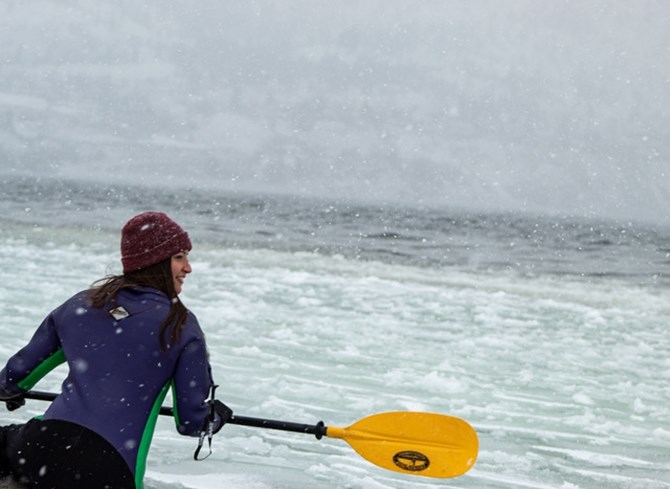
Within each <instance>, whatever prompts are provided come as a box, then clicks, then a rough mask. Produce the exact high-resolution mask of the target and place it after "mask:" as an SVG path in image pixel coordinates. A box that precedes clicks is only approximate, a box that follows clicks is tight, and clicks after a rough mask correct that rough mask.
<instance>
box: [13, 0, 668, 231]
mask: <svg viewBox="0 0 670 489" xmlns="http://www.w3.org/2000/svg"><path fill="white" fill-rule="evenodd" d="M231 4H232V5H231ZM668 25H670V2H666V1H663V0H658V1H643V0H636V1H634V2H631V1H628V0H626V1H623V0H622V1H602V2H601V1H593V0H580V1H520V0H509V1H504V2H500V1H477V0H468V1H446V0H441V1H430V0H428V1H421V2H416V1H395V0H386V1H376V0H375V1H365V0H363V1H360V0H359V1H338V2H327V1H320V0H301V1H281V0H275V1H255V2H253V1H252V2H219V1H213V0H202V1H199V2H196V3H193V2H177V1H174V2H172V1H153V2H137V1H129V0H123V1H116V2H95V3H94V2H90V1H85V0H78V1H65V2H63V1H48V0H43V1H40V2H20V1H5V2H2V4H0V60H2V61H1V62H2V64H1V65H0V120H2V124H1V125H0V165H2V167H1V168H2V171H3V172H5V173H14V174H16V173H23V172H32V173H39V174H44V175H53V176H61V177H72V176H75V177H82V178H96V179H100V178H103V179H105V180H122V179H128V178H130V179H132V180H133V181H136V180H137V181H141V182H143V183H148V184H156V185H161V184H165V183H168V184H171V185H174V184H187V185H191V186H193V187H194V188H207V189H212V188H220V189H221V190H222V191H236V190H244V191H257V192H264V191H273V192H283V193H297V194H303V195H319V196H324V195H325V196H332V197H334V198H338V199H341V198H357V199H358V198H365V199H372V200H376V201H380V200H381V201H391V200H393V201H395V200H398V201H405V202H412V203H423V204H434V205H444V206H458V207H472V208H477V209H492V210H503V209H511V210H525V211H532V212H559V213H576V214H580V215H586V216H614V217H620V218H639V219H645V220H652V221H662V222H666V223H667V222H670V212H668V208H669V205H670V159H669V154H670V149H669V148H670V137H669V136H670V134H669V132H670V120H669V119H670V117H669V114H668V111H669V110H670V109H669V107H670V29H668ZM91 168H96V169H95V171H93V172H92V171H91Z"/></svg>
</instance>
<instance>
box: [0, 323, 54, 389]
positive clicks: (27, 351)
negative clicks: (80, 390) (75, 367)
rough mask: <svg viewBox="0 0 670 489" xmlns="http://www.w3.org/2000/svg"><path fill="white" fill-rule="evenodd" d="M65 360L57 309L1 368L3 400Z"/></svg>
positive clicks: (32, 383)
mask: <svg viewBox="0 0 670 489" xmlns="http://www.w3.org/2000/svg"><path fill="white" fill-rule="evenodd" d="M64 361H65V356H64V355H63V349H62V347H61V343H60V339H59V338H58V334H57V333H56V326H55V320H54V313H51V314H50V315H49V316H47V318H46V319H45V320H44V321H43V322H42V324H41V325H40V327H39V328H37V331H35V334H34V335H33V337H32V338H31V339H30V341H29V342H28V344H27V345H26V346H24V347H23V348H22V349H21V350H19V351H18V352H17V353H16V354H15V355H14V356H12V357H11V358H10V359H9V361H8V362H7V364H6V365H5V368H3V369H2V371H0V400H6V399H11V398H13V397H17V396H20V395H21V394H24V393H25V392H26V391H28V390H30V389H32V387H33V386H34V385H35V384H36V383H37V382H39V381H40V379H42V377H44V376H45V375H46V374H48V373H49V372H50V371H51V370H53V369H54V368H56V367H57V366H58V365H60V364H61V363H63V362H64Z"/></svg>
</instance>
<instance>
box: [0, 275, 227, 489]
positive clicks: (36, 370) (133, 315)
mask: <svg viewBox="0 0 670 489" xmlns="http://www.w3.org/2000/svg"><path fill="white" fill-rule="evenodd" d="M86 294H87V292H86V291H83V292H80V293H78V294H77V295H75V296H74V297H72V298H71V299H69V300H68V301H66V302H65V303H64V304H63V305H61V306H60V307H59V308H57V309H56V310H54V311H53V312H52V313H51V314H49V316H47V318H46V319H45V320H44V322H43V323H42V324H41V325H40V327H39V328H38V329H37V331H36V332H35V334H34V336H33V337H32V339H31V340H30V342H29V343H28V345H26V346H25V347H24V348H23V349H21V350H20V351H19V352H18V353H16V354H15V355H14V356H13V357H11V358H10V359H9V361H8V362H7V365H6V366H5V368H4V369H3V370H2V371H1V372H0V399H3V398H4V399H7V398H9V397H12V396H14V395H18V394H21V393H23V392H25V391H27V390H29V389H31V388H32V387H33V386H34V385H35V384H36V383H37V382H38V381H39V380H40V379H41V378H42V377H43V376H44V375H46V374H47V373H48V372H49V371H51V370H52V369H53V368H55V367H56V366H57V365H59V364H61V363H63V362H67V364H68V367H69V373H68V376H67V378H66V379H65V381H64V382H63V385H62V390H61V393H60V394H59V395H58V397H57V398H56V399H55V400H54V401H53V403H52V404H51V406H50V407H49V408H48V409H47V411H46V413H45V414H44V419H60V420H64V421H71V422H74V423H77V424H79V425H82V426H85V427H87V428H89V429H91V430H93V431H95V432H96V433H98V434H100V435H101V436H103V437H104V438H105V439H107V440H108V441H109V442H110V443H111V444H112V445H113V446H114V447H116V449H117V450H118V451H119V453H120V454H121V455H122V456H123V458H124V459H125V460H126V462H127V463H128V466H129V468H130V470H131V471H132V472H133V473H134V474H135V481H136V485H137V487H142V479H143V477H144V471H145V467H146V457H147V454H148V450H149V445H150V443H151V438H152V436H153V432H154V428H155V424H156V420H157V417H158V411H159V408H160V406H161V404H162V402H163V400H164V399H165V396H166V395H167V393H168V390H170V389H172V398H173V404H174V412H175V422H176V425H177V429H178V431H179V433H181V434H183V435H191V436H197V435H199V433H200V430H201V428H202V426H203V423H204V421H205V418H206V416H207V414H209V407H208V404H207V402H206V400H207V398H208V394H209V391H210V389H211V386H212V376H211V369H210V365H209V361H208V355H207V348H206V345H205V338H204V335H203V333H202V330H201V329H200V326H199V325H198V321H197V319H196V318H195V316H194V315H193V314H191V313H190V312H189V317H188V321H187V322H186V324H185V325H184V328H183V330H182V335H181V338H180V339H179V341H178V342H177V344H175V345H174V346H172V347H170V348H168V349H167V350H162V349H161V347H160V341H159V326H160V324H162V322H163V320H164V319H165V318H166V317H167V314H168V312H169V309H170V300H169V299H168V297H167V296H166V295H165V294H163V293H162V292H159V291H158V290H155V289H150V288H146V287H136V288H132V289H123V290H121V291H120V292H119V294H118V295H117V298H116V301H115V303H114V304H111V305H108V306H105V307H103V308H101V309H94V308H92V307H91V306H90V305H89V303H88V302H87V297H86ZM119 306H120V308H119ZM110 310H112V312H110ZM123 316H126V317H123ZM217 424H219V423H217ZM217 429H218V426H217Z"/></svg>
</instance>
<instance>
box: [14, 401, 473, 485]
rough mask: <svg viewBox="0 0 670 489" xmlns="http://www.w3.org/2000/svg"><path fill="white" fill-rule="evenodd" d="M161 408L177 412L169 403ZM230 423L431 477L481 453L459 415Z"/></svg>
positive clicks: (459, 469) (236, 419)
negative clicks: (313, 441)
mask: <svg viewBox="0 0 670 489" xmlns="http://www.w3.org/2000/svg"><path fill="white" fill-rule="evenodd" d="M25 397H26V398H28V399H37V400H41V401H52V400H54V399H55V398H56V394H52V393H50V392H40V391H29V392H28V393H27V394H26V396H25ZM160 414H163V415H167V416H172V408H170V407H166V406H163V407H162V408H161V410H160ZM228 424H237V425H243V426H253V427H256V428H268V429H273V430H282V431H292V432H296V433H307V434H311V435H315V436H316V437H317V438H318V439H321V437H322V436H327V437H329V438H340V439H342V440H344V441H346V442H347V443H348V444H349V445H350V446H351V447H352V448H353V449H354V450H356V452H358V454H359V455H360V456H362V457H363V458H365V459H366V460H368V461H369V462H371V463H373V464H375V465H378V466H379V467H383V468H385V469H388V470H394V471H396V472H402V473H405V474H410V475H422V476H426V477H441V478H447V477H457V476H459V475H463V474H464V473H465V472H467V471H468V470H469V469H470V468H471V467H472V466H473V465H474V463H475V460H476V459H477V451H478V447H479V442H478V440H477V433H476V432H475V430H474V429H473V428H472V427H471V426H470V425H469V424H468V423H467V422H465V421H463V420H462V419H460V418H455V417H453V416H446V415H444V414H435V413H421V412H412V411H408V412H402V411H395V412H387V413H379V414H372V415H370V416H367V417H365V418H363V419H361V420H359V421H357V422H355V423H354V424H352V425H351V426H349V427H347V428H338V427H337V426H325V425H324V424H323V422H321V421H320V422H319V423H317V424H315V425H308V424H300V423H290V422H286V421H276V420H272V419H262V418H250V417H247V416H233V417H232V418H231V419H230V420H229V421H228Z"/></svg>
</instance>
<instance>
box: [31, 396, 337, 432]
mask: <svg viewBox="0 0 670 489" xmlns="http://www.w3.org/2000/svg"><path fill="white" fill-rule="evenodd" d="M25 397H26V399H35V400H38V401H53V400H54V399H55V398H56V394H53V393H51V392H42V391H28V392H27V393H26V394H25ZM160 414H162V415H164V416H172V415H173V414H174V411H173V409H172V408H171V407H168V406H161V409H160ZM226 423H227V424H238V425H241V426H252V427H254V428H266V429H270V430H280V431H291V432H294V433H305V434H308V435H314V436H316V438H317V439H318V440H320V439H321V438H322V437H323V436H324V435H326V432H327V431H328V427H327V426H325V425H324V424H323V421H319V422H318V423H317V424H314V425H311V424H302V423H291V422H289V421H277V420H274V419H263V418H251V417H248V416H233V417H232V418H230V419H229V420H228V421H227V422H226Z"/></svg>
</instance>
